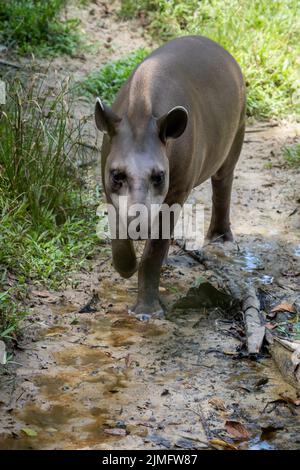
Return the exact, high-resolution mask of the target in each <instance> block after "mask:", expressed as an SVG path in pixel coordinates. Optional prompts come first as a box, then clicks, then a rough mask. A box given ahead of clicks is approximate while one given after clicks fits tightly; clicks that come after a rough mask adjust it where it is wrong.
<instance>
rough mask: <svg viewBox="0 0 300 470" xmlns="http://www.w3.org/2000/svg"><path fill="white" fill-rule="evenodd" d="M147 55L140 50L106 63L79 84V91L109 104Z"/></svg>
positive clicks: (146, 52)
mask: <svg viewBox="0 0 300 470" xmlns="http://www.w3.org/2000/svg"><path fill="white" fill-rule="evenodd" d="M148 53H149V51H147V50H146V49H143V48H141V49H137V50H136V51H135V52H133V53H132V54H130V55H128V56H127V57H124V58H122V59H119V60H115V61H111V62H108V63H107V64H106V65H104V66H103V67H102V68H101V69H100V70H96V71H94V72H92V73H91V74H90V75H89V76H88V77H87V78H86V80H85V81H84V82H82V83H81V84H80V88H81V90H82V91H83V92H86V93H88V94H91V95H93V96H96V95H98V96H100V97H101V98H102V99H103V100H104V101H106V102H107V103H110V104H111V103H112V102H113V100H114V98H115V96H116V94H117V92H118V91H119V89H120V88H121V86H122V84H123V83H124V82H125V81H126V80H127V78H128V77H129V75H130V74H131V72H132V71H133V69H134V68H135V67H136V66H137V65H138V64H139V63H140V62H141V61H142V60H143V59H144V58H145V57H146V56H147V54H148Z"/></svg>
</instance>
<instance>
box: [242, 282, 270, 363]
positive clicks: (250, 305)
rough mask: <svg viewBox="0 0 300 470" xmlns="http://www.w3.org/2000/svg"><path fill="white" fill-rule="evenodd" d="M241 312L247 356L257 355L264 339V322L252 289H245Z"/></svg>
mask: <svg viewBox="0 0 300 470" xmlns="http://www.w3.org/2000/svg"><path fill="white" fill-rule="evenodd" d="M242 311H243V316H244V323H245V329H246V337H247V339H246V342H247V349H248V352H249V354H258V353H259V352H260V350H261V347H262V344H263V340H264V337H265V332H266V328H265V321H264V318H263V316H262V313H261V311H260V301H259V299H258V298H257V296H256V292H255V289H254V287H250V288H248V289H247V291H246V294H245V296H244V299H243V301H242Z"/></svg>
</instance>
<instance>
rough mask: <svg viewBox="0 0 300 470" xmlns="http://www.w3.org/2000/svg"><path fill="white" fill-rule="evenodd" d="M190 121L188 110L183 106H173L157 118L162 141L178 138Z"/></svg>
mask: <svg viewBox="0 0 300 470" xmlns="http://www.w3.org/2000/svg"><path fill="white" fill-rule="evenodd" d="M187 122H188V112H187V110H186V109H185V108H184V107H183V106H176V107H175V108H172V109H171V110H170V111H169V112H168V113H167V114H165V115H164V116H162V117H161V118H159V119H157V122H156V123H157V127H158V131H159V137H160V139H161V141H162V142H166V140H167V139H170V138H172V139H177V137H180V136H181V134H182V133H183V132H184V131H185V128H186V125H187Z"/></svg>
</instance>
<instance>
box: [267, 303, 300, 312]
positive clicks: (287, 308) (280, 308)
mask: <svg viewBox="0 0 300 470" xmlns="http://www.w3.org/2000/svg"><path fill="white" fill-rule="evenodd" d="M271 312H272V313H276V312H290V313H295V312H296V310H295V307H294V305H292V304H288V303H285V302H283V303H282V304H279V305H277V306H276V307H274V308H272V310H271Z"/></svg>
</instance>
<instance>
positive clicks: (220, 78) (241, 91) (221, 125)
mask: <svg viewBox="0 0 300 470" xmlns="http://www.w3.org/2000/svg"><path fill="white" fill-rule="evenodd" d="M178 105H180V106H184V107H185V108H186V109H187V111H188V113H189V120H188V126H187V129H186V131H185V132H184V134H183V135H182V136H181V137H180V138H179V139H177V140H176V142H174V143H173V144H171V145H170V149H169V153H170V167H171V170H172V166H173V164H174V165H176V175H179V174H180V169H182V170H183V171H189V169H190V171H191V173H193V174H194V175H195V177H194V181H193V185H195V184H196V183H197V184H198V183H199V182H201V181H203V180H205V179H207V178H208V177H209V176H211V175H212V174H214V172H215V171H217V169H218V167H220V165H221V164H222V159H224V158H225V157H226V153H227V152H228V151H229V148H230V145H231V144H232V141H233V139H234V136H235V134H236V132H237V129H238V127H239V126H240V123H241V122H242V121H243V120H244V114H245V86H244V81H243V76H242V73H241V70H240V68H239V66H238V64H237V62H236V61H235V60H234V58H233V57H232V56H231V55H230V54H229V53H228V52H227V51H226V50H225V49H223V48H222V47H221V46H220V45H218V44H217V43H215V42H214V41H212V40H210V39H208V38H205V37H202V36H185V37H180V38H177V39H174V40H172V41H170V42H168V43H166V44H164V45H163V46H161V47H159V48H158V49H156V50H155V51H154V52H153V53H152V54H150V55H149V56H148V57H147V58H146V59H145V60H144V61H143V62H142V63H141V64H140V65H139V66H138V67H137V68H136V69H135V71H134V72H133V73H132V75H131V77H130V78H129V79H128V81H127V82H126V84H125V85H124V86H123V87H122V89H121V90H120V92H119V94H118V97H117V99H116V102H115V103H114V106H113V108H114V110H115V111H116V112H117V113H118V114H119V115H122V114H124V113H126V114H127V116H128V117H129V119H130V120H131V122H132V125H133V127H134V126H142V123H143V120H144V119H146V120H147V119H148V118H149V116H157V117H159V116H161V115H163V114H165V113H166V112H168V111H169V110H170V109H172V108H173V107H175V106H178ZM174 178H175V176H174ZM174 184H177V182H176V181H174Z"/></svg>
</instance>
